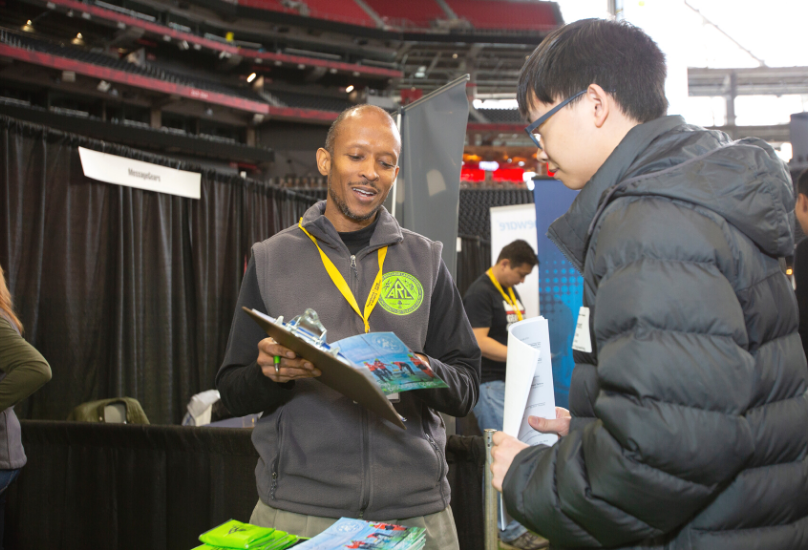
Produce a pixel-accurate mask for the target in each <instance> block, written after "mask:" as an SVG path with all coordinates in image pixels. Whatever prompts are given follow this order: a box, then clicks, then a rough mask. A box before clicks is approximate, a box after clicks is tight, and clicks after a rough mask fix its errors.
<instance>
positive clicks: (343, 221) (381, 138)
mask: <svg viewBox="0 0 808 550" xmlns="http://www.w3.org/2000/svg"><path fill="white" fill-rule="evenodd" d="M400 151H401V139H400V138H399V134H398V129H397V128H396V127H395V124H394V123H393V122H392V120H390V118H389V117H388V116H387V115H386V114H384V113H382V112H379V111H377V110H375V109H372V108H366V109H359V110H357V111H354V112H352V113H350V114H349V115H348V116H347V117H346V118H345V119H344V120H343V121H342V123H341V124H340V126H339V129H338V131H337V133H336V137H335V139H334V143H333V146H332V151H331V152H328V151H326V150H325V149H320V150H319V151H318V152H317V165H318V168H319V170H320V173H321V174H323V175H325V176H328V200H327V204H326V213H325V215H326V217H327V218H328V219H329V220H330V221H331V223H332V224H334V227H335V228H336V229H337V231H355V230H358V229H361V228H362V227H365V226H366V225H368V224H369V223H371V222H372V221H373V219H374V217H375V215H376V213H377V212H378V211H379V209H380V208H381V206H382V204H383V203H384V200H385V199H386V198H387V194H388V193H389V192H390V188H391V187H392V185H393V182H394V181H395V179H396V176H397V175H398V166H397V164H398V155H399V153H400Z"/></svg>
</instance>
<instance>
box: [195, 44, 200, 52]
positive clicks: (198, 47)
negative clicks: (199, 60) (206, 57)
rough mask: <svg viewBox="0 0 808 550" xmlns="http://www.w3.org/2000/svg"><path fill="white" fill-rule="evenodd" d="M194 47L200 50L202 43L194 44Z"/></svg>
mask: <svg viewBox="0 0 808 550" xmlns="http://www.w3.org/2000/svg"><path fill="white" fill-rule="evenodd" d="M194 49H195V50H196V51H200V50H201V49H202V44H194Z"/></svg>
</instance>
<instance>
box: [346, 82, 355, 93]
mask: <svg viewBox="0 0 808 550" xmlns="http://www.w3.org/2000/svg"><path fill="white" fill-rule="evenodd" d="M353 91H354V85H353V84H351V85H350V86H348V87H347V88H345V93H346V94H349V93H351V92H353Z"/></svg>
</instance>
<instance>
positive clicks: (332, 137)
mask: <svg viewBox="0 0 808 550" xmlns="http://www.w3.org/2000/svg"><path fill="white" fill-rule="evenodd" d="M366 109H371V110H373V111H376V112H378V113H381V114H384V116H386V117H387V118H388V119H389V120H390V123H391V124H392V125H393V126H395V125H396V121H395V120H393V117H391V116H390V113H388V112H387V111H385V110H384V109H382V108H381V107H377V106H376V105H369V104H367V103H362V104H361V105H354V106H352V107H348V108H347V109H345V110H344V111H342V112H341V113H340V114H339V116H338V117H337V119H336V120H335V121H334V122H332V123H331V127H330V128H329V129H328V133H327V134H326V136H325V150H326V151H328V152H329V153H331V154H333V153H334V142H335V141H336V139H337V134H338V133H339V127H340V126H341V125H342V122H343V121H344V120H345V119H346V118H347V117H348V115H350V114H352V113H354V112H356V111H364V110H366Z"/></svg>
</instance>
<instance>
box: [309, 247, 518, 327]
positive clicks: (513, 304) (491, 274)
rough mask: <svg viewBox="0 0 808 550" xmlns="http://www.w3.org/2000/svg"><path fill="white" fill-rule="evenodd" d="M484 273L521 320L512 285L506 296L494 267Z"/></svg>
mask: <svg viewBox="0 0 808 550" xmlns="http://www.w3.org/2000/svg"><path fill="white" fill-rule="evenodd" d="M320 254H322V252H320ZM486 273H488V277H489V278H490V279H491V282H492V283H494V286H495V287H497V290H499V293H500V294H502V297H503V298H505V301H506V302H507V303H508V304H509V305H510V306H511V307H512V308H513V310H514V311H515V312H516V318H517V319H519V320H520V321H521V320H522V312H521V311H519V306H518V305H517V303H516V295H515V294H514V293H513V287H512V286H510V287H508V292H509V293H510V294H511V297H510V298H508V295H507V294H505V291H504V290H502V285H500V284H499V281H497V278H496V277H494V268H493V267H489V268H488V271H486Z"/></svg>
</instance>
